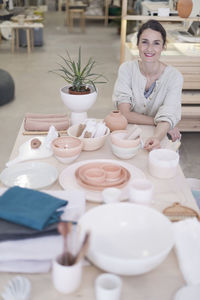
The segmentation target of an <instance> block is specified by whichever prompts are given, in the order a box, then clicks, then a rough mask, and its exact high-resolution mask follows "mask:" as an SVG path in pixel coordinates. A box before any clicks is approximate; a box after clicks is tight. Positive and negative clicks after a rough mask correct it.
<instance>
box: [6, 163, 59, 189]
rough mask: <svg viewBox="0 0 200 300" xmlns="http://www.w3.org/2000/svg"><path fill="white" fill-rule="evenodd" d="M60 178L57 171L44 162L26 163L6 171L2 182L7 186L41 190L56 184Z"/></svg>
mask: <svg viewBox="0 0 200 300" xmlns="http://www.w3.org/2000/svg"><path fill="white" fill-rule="evenodd" d="M57 178H58V171H57V169H56V168H55V167H54V166H52V165H50V164H48V163H44V162H24V163H20V164H16V165H13V166H10V167H8V168H6V169H4V170H3V171H2V172H1V174H0V180H1V181H2V182H3V184H5V185H6V186H10V187H11V186H15V185H17V186H20V187H24V188H32V189H40V188H44V187H47V186H49V185H51V184H52V183H54V182H55V181H56V179H57Z"/></svg>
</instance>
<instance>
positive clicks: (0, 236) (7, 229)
mask: <svg viewBox="0 0 200 300" xmlns="http://www.w3.org/2000/svg"><path fill="white" fill-rule="evenodd" d="M57 225H58V224H57V223H54V224H51V225H49V226H46V227H45V228H44V229H43V230H40V231H39V230H35V229H32V228H29V227H25V226H22V225H18V224H15V223H11V222H7V221H5V220H1V219H0V242H2V241H14V240H22V239H29V238H37V237H44V236H49V235H57V234H59V233H58V231H57Z"/></svg>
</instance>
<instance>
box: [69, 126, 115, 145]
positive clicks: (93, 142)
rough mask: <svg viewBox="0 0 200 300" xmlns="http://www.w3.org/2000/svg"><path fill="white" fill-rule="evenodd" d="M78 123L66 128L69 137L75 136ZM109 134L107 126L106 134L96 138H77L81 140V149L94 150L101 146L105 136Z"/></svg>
mask: <svg viewBox="0 0 200 300" xmlns="http://www.w3.org/2000/svg"><path fill="white" fill-rule="evenodd" d="M79 125H80V124H75V125H73V126H71V127H69V128H68V130H67V133H68V135H69V136H71V137H76V138H77V133H78V128H79ZM109 134H110V129H109V128H107V131H106V134H105V135H103V136H100V137H96V138H78V139H80V140H81V141H82V142H83V150H85V151H94V150H97V149H100V148H101V147H103V145H104V143H105V141H106V138H107V136H108V135H109Z"/></svg>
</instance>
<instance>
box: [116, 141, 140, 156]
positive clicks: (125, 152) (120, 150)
mask: <svg viewBox="0 0 200 300" xmlns="http://www.w3.org/2000/svg"><path fill="white" fill-rule="evenodd" d="M140 148H141V145H140V144H139V145H138V146H136V147H133V148H124V147H120V146H116V145H114V144H112V143H111V149H112V152H113V154H115V155H116V156H117V157H119V158H121V159H130V158H132V157H134V156H135V155H136V154H137V153H138V151H139V150H140Z"/></svg>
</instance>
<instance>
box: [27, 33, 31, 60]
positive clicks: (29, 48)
mask: <svg viewBox="0 0 200 300" xmlns="http://www.w3.org/2000/svg"><path fill="white" fill-rule="evenodd" d="M26 41H27V52H28V54H30V53H31V39H30V28H26Z"/></svg>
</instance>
